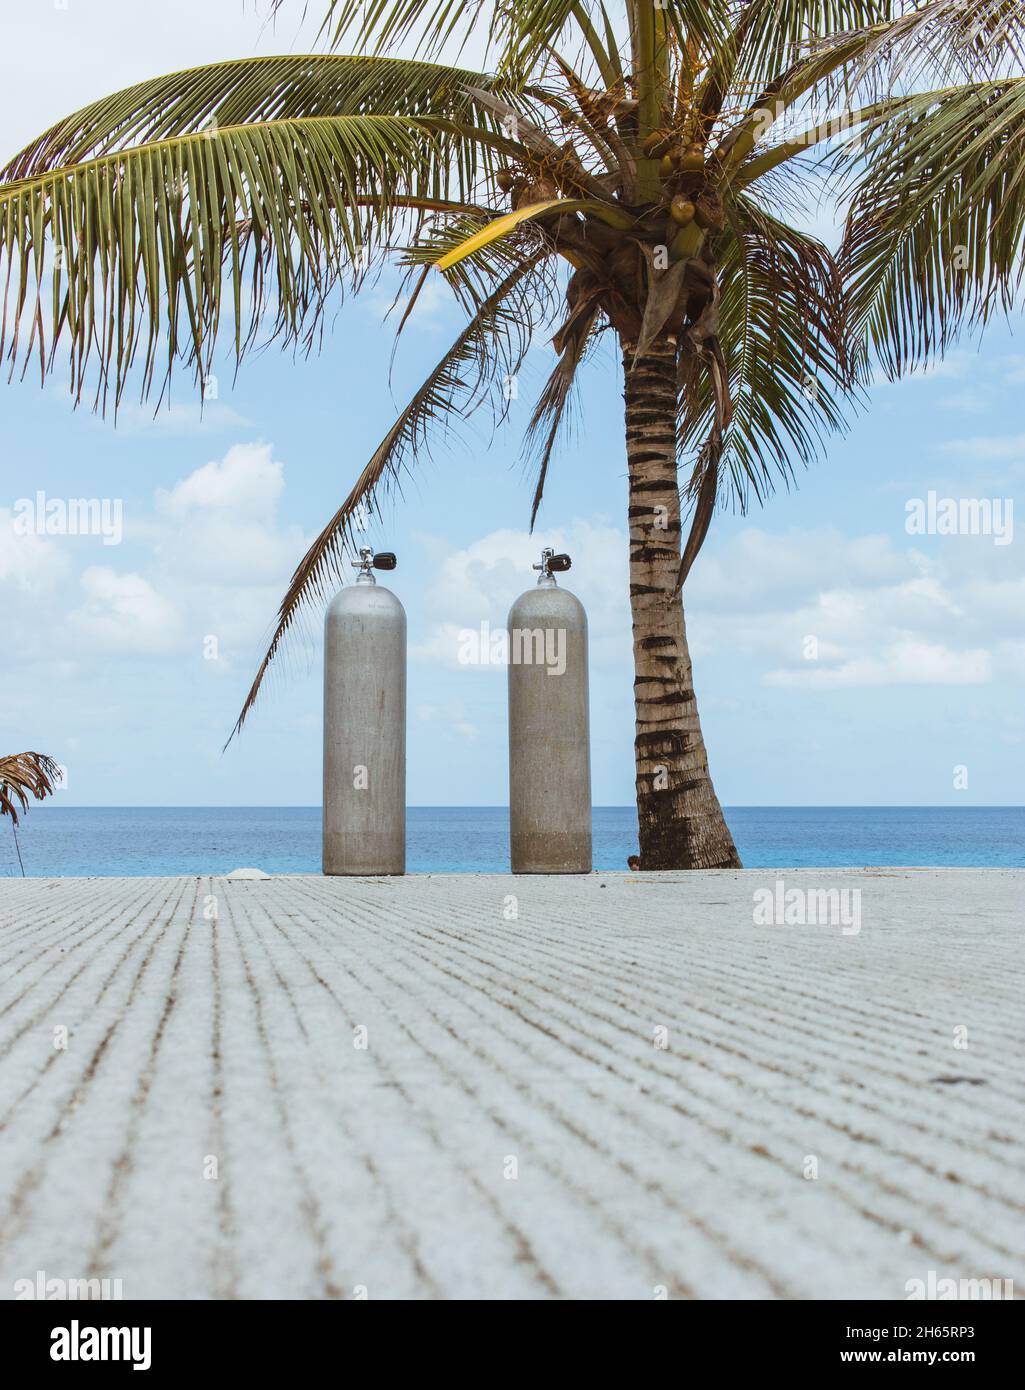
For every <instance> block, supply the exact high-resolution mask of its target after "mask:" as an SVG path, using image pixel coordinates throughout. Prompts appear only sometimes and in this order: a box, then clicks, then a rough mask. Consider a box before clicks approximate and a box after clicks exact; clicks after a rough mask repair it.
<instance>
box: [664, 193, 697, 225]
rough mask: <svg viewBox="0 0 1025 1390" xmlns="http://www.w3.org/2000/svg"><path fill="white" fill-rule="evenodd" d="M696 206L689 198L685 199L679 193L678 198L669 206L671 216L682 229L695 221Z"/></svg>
mask: <svg viewBox="0 0 1025 1390" xmlns="http://www.w3.org/2000/svg"><path fill="white" fill-rule="evenodd" d="M694 211H695V209H694V204H693V203H692V202H691V200H690V199H689V198H685V197H684V196H683V194H682V193H677V195H676V197H675V198H674V199H673V201H672V202H671V203H670V204H669V214H670V216H671V217H672V219H673V221H674V222H679V224H680V225H681V227H683V226H686V224H687V223H688V222H693V220H694Z"/></svg>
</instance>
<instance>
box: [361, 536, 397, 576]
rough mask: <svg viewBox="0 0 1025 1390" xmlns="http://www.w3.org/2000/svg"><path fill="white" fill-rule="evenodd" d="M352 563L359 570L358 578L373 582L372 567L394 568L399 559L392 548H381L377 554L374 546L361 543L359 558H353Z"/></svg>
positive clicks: (380, 568)
mask: <svg viewBox="0 0 1025 1390" xmlns="http://www.w3.org/2000/svg"><path fill="white" fill-rule="evenodd" d="M350 563H351V564H352V567H353V569H354V570H358V571H359V573H358V574H357V575H356V578H357V579H364V580H369V581H370V583H371V584H372V583H373V582H374V576H373V575H372V574H371V573H370V571H371V569H375V570H393V569H394V568H395V566H396V564H397V563H398V561H397V560H396V559H395V555H394V553H393V552H392V551H390V550H379V551H378V552H377V554H376V555H375V554H374V551H373V547H372V546H369V545H361V546H360V548H359V559H358V560H352V561H351V562H350Z"/></svg>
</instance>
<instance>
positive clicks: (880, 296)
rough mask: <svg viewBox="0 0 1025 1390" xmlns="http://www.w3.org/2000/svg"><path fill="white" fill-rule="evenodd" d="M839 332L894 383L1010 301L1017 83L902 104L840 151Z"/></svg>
mask: <svg viewBox="0 0 1025 1390" xmlns="http://www.w3.org/2000/svg"><path fill="white" fill-rule="evenodd" d="M842 169H843V172H844V173H845V175H846V185H845V191H846V192H847V193H848V194H849V195H850V197H851V206H850V212H849V216H848V220H847V226H846V232H845V238H844V243H843V246H842V247H841V250H840V254H839V264H840V269H841V273H842V274H843V277H844V280H845V282H846V283H847V285H848V297H849V303H850V313H851V326H852V330H853V331H855V332H860V333H864V334H867V336H868V339H869V341H870V344H871V346H872V348H873V349H874V351H875V352H876V353H877V354H878V356H879V358H880V360H881V361H882V364H883V366H884V368H885V370H886V371H887V372H888V374H889V375H891V376H896V375H900V374H901V373H902V372H904V371H906V370H908V369H909V368H911V367H914V366H916V365H920V364H922V363H924V362H925V361H927V360H928V359H929V358H930V357H932V356H934V355H938V354H942V353H943V352H944V350H945V349H946V347H947V346H948V345H949V344H950V343H951V342H952V341H953V339H954V338H955V337H956V336H957V334H958V333H959V332H960V331H961V330H962V329H963V328H964V327H965V326H967V325H971V326H981V325H983V324H985V323H986V322H987V320H988V319H989V318H990V316H991V315H992V314H993V313H994V312H996V311H998V310H999V311H1003V312H1007V311H1009V310H1010V309H1011V308H1012V307H1013V306H1014V304H1015V303H1016V302H1017V301H1018V299H1019V296H1020V292H1021V284H1022V276H1023V273H1025V78H1013V79H1007V80H1006V81H1003V82H1001V81H996V82H987V83H974V84H970V85H968V86H962V87H957V88H952V89H950V90H948V91H945V92H940V93H925V94H922V95H921V96H918V97H914V98H911V99H909V100H908V101H907V103H905V104H904V105H903V106H902V108H901V109H900V110H898V111H896V112H895V113H894V114H892V115H891V116H889V117H886V116H880V117H879V118H878V119H877V120H876V121H875V122H874V123H872V124H871V125H870V127H869V128H868V130H867V133H866V134H865V135H864V136H863V138H862V140H861V141H859V142H858V143H857V144H852V145H850V146H849V147H848V148H847V150H846V151H845V153H844V159H843V164H842Z"/></svg>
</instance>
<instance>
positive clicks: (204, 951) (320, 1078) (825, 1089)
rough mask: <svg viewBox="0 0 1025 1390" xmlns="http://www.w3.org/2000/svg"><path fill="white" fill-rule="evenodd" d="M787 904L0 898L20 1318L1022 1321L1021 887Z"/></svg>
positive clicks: (914, 882) (90, 891)
mask: <svg viewBox="0 0 1025 1390" xmlns="http://www.w3.org/2000/svg"><path fill="white" fill-rule="evenodd" d="M782 877H783V879H784V881H785V884H786V887H787V889H791V888H802V889H816V888H830V887H838V888H857V889H860V892H861V902H860V931H859V932H857V934H854V933H853V932H851V931H848V933H847V934H844V932H843V930H842V928H841V926H839V925H836V926H828V925H818V926H797V925H791V926H755V925H754V924H753V920H752V915H753V895H754V893H755V891H756V890H757V889H760V888H765V887H768V888H772V887H773V886H774V884H775V881H776V878H777V875H776V874H775V873H773V872H772V871H747V872H743V873H740V872H738V873H719V874H693V875H674V874H664V875H630V876H626V875H621V874H595V875H593V876H591V877H590V878H585V879H581V878H563V879H558V878H554V879H553V878H548V879H541V878H511V877H508V876H499V875H494V876H459V877H422V878H407V879H403V880H391V881H382V880H371V879H363V880H342V879H334V880H325V879H321V878H317V877H305V876H295V877H280V878H275V879H272V880H270V881H267V882H240V881H228V880H225V879H220V878H214V879H210V878H200V879H196V878H188V879H186V878H181V879H78V880H75V879H63V880H62V879H49V880H45V879H35V880H32V879H29V880H25V881H21V880H19V881H13V880H6V881H3V882H2V883H0V1294H2V1295H3V1296H4V1297H11V1296H12V1295H13V1293H14V1281H15V1280H18V1279H22V1278H29V1279H33V1278H35V1275H36V1271H38V1270H44V1271H45V1272H46V1276H47V1277H48V1278H51V1277H59V1278H84V1277H97V1278H99V1277H108V1278H120V1279H122V1281H123V1289H124V1296H125V1297H126V1298H132V1297H141V1298H166V1297H186V1298H232V1297H239V1298H259V1297H286V1298H336V1297H353V1296H361V1295H360V1291H361V1290H365V1291H366V1295H367V1296H369V1297H370V1298H411V1297H419V1298H445V1297H465V1298H549V1297H570V1298H588V1297H603V1298H605V1297H613V1298H619V1297H622V1298H638V1299H651V1298H653V1297H658V1296H659V1290H665V1291H666V1292H667V1293H668V1296H669V1297H688V1296H696V1297H721V1296H726V1297H738V1298H747V1297H751V1298H770V1299H771V1298H834V1297H848V1296H849V1297H857V1298H903V1297H905V1296H906V1294H905V1284H906V1281H907V1280H909V1279H915V1278H920V1279H923V1280H924V1279H926V1278H927V1277H928V1275H929V1271H930V1270H935V1271H936V1274H937V1277H954V1278H993V1279H1013V1280H1014V1281H1015V1286H1016V1291H1018V1292H1020V1291H1023V1290H1025V1184H1023V1182H1022V1139H1023V1131H1025V1123H1023V1109H1022V1099H1023V1093H1025V1075H1023V1068H1022V1023H1023V1008H1022V1004H1023V996H1022V982H1023V973H1025V972H1023V964H1022V954H1023V952H1022V921H1023V906H1025V871H1017V870H1015V871H1010V870H1008V871H1004V870H987V871H975V870H971V871H967V870H966V871H962V870H946V871H943V870H904V869H890V870H870V871H857V872H855V871H825V870H824V871H819V870H815V871H811V870H809V871H802V872H796V871H786V872H784V873H783V874H782ZM513 898H515V900H516V901H515V902H514V901H513ZM214 900H215V902H216V909H217V920H216V921H212V920H209V918H208V916H207V915H205V914H209V913H210V911H211V908H212V903H213V901H214ZM848 902H849V905H850V906H853V903H854V899H849V900H848ZM60 1028H66V1029H67V1030H68V1036H67V1046H66V1047H64V1048H61V1047H58V1046H55V1039H56V1040H57V1041H59V1040H60V1037H61V1035H60V1034H59V1033H57V1032H55V1030H58V1029H60ZM658 1029H665V1030H666V1032H665V1034H664V1035H663V1034H661V1033H658V1032H657V1031H656V1030H658ZM958 1029H966V1030H967V1033H966V1034H964V1035H963V1034H958V1033H957V1032H956V1030H958ZM362 1030H365V1034H364V1033H363V1031H362ZM364 1038H365V1041H366V1046H365V1047H360V1046H356V1045H355V1044H357V1043H359V1042H361V1041H363V1040H364ZM957 1039H961V1040H962V1041H967V1044H968V1045H967V1047H958V1046H955V1041H956V1040H957ZM659 1043H664V1046H659V1045H657V1044H659ZM214 1162H216V1173H217V1175H216V1177H214V1176H212V1173H213V1170H214ZM813 1163H817V1171H818V1176H817V1177H814V1178H812V1177H806V1176H805V1173H806V1172H809V1171H811V1169H812V1166H813Z"/></svg>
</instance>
